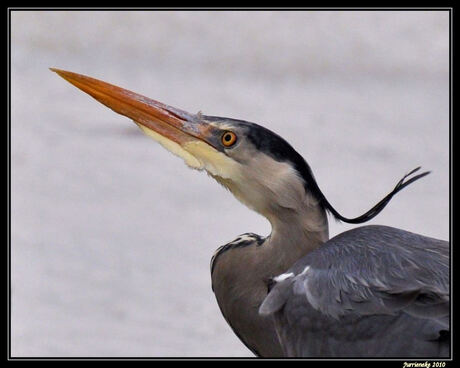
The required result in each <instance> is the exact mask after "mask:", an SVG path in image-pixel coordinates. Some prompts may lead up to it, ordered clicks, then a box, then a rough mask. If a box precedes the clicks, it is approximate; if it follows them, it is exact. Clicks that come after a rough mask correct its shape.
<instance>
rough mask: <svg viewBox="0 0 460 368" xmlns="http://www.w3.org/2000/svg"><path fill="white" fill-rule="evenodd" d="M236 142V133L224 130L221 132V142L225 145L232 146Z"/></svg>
mask: <svg viewBox="0 0 460 368" xmlns="http://www.w3.org/2000/svg"><path fill="white" fill-rule="evenodd" d="M235 143H236V134H235V133H233V132H225V133H224V134H222V144H223V145H224V146H225V147H230V146H233V145H234V144H235Z"/></svg>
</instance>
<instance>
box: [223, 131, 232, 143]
mask: <svg viewBox="0 0 460 368" xmlns="http://www.w3.org/2000/svg"><path fill="white" fill-rule="evenodd" d="M224 139H225V141H226V142H230V141H231V140H232V136H231V134H228V133H227V134H225V137H224Z"/></svg>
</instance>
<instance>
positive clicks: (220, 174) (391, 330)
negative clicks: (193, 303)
mask: <svg viewBox="0 0 460 368" xmlns="http://www.w3.org/2000/svg"><path fill="white" fill-rule="evenodd" d="M51 70H52V71H54V72H56V73H57V74H58V75H59V76H61V77H62V78H64V79H65V80H67V81H68V82H70V83H71V84H73V85H74V86H76V87H77V88H79V89H80V90H82V91H84V92H86V93H87V94H89V95H90V96H92V97H93V98H95V99H96V100H97V101H99V102H100V103H102V104H104V105H105V106H107V107H109V108H110V109H112V110H113V111H115V112H116V113H119V114H121V115H124V116H126V117H128V118H130V119H131V120H133V121H134V122H135V123H136V124H137V125H138V126H139V128H140V129H141V130H142V131H143V132H144V133H145V134H146V135H147V136H149V137H151V138H153V139H154V140H156V141H157V142H159V143H160V144H161V145H162V146H164V147H165V148H166V149H167V150H168V151H170V152H172V153H173V154H175V155H177V156H179V157H180V158H182V159H183V160H184V161H185V163H186V164H187V165H188V166H189V167H190V168H192V169H196V170H203V171H205V172H207V174H209V176H211V177H212V178H214V179H215V180H216V181H217V182H218V183H219V184H221V185H223V186H224V187H225V188H227V189H228V190H229V191H230V192H231V193H232V194H233V195H234V196H235V197H236V198H237V199H238V200H239V201H240V202H242V203H243V204H244V205H246V206H247V207H249V208H250V209H252V210H254V211H256V212H257V213H259V214H261V215H262V216H264V217H265V218H266V219H267V220H268V221H269V223H270V224H271V233H270V234H269V235H268V236H260V235H257V234H254V233H246V234H242V235H240V236H238V237H236V239H235V240H233V241H231V242H230V243H228V244H226V245H223V246H221V247H219V248H218V249H217V250H216V251H215V253H214V255H213V256H212V258H211V265H210V266H211V267H210V268H211V280H212V289H213V292H214V294H215V297H216V299H217V303H218V305H219V308H220V310H221V312H222V315H223V316H224V318H225V320H226V321H227V323H228V324H229V326H230V327H231V328H232V330H233V331H234V332H235V334H236V335H237V336H238V338H239V339H240V340H241V341H242V342H243V343H244V344H245V345H246V346H247V347H248V348H249V349H250V350H251V351H252V352H253V353H254V354H255V355H256V356H259V357H310V358H312V357H313V358H316V357H328V358H333V357H340V358H346V357H353V358H360V357H376V358H379V357H380V358H385V357H391V358H398V357H399V358H401V357H404V358H409V357H415V358H422V357H425V358H430V357H431V358H437V357H448V356H449V354H450V296H449V295H450V294H449V242H448V241H443V240H438V239H434V238H430V237H427V236H422V235H419V234H415V233H412V232H408V231H405V230H402V229H398V228H394V227H389V226H381V225H364V226H360V227H356V228H352V229H351V230H348V231H345V232H343V233H341V234H339V235H337V236H335V237H332V238H329V231H328V216H332V217H333V218H335V219H336V220H338V221H343V222H347V223H351V224H361V223H365V222H367V221H369V220H370V219H372V218H374V217H375V216H376V215H377V214H378V213H379V212H380V211H382V210H383V208H384V207H385V206H386V205H387V204H388V203H389V201H390V200H391V199H392V197H393V196H394V195H395V194H396V193H398V192H399V191H401V190H402V189H403V188H405V187H407V186H408V185H409V184H411V183H413V182H414V181H416V180H418V179H420V178H422V177H424V176H425V175H427V174H428V173H429V172H423V173H417V172H418V170H419V169H420V168H416V169H414V170H412V171H410V172H409V173H408V174H406V175H405V176H404V177H403V178H402V179H401V180H400V181H399V182H398V183H397V184H396V186H395V187H394V189H393V190H392V191H391V192H390V193H389V194H387V195H386V196H385V197H384V198H383V199H382V200H381V201H380V202H378V203H377V204H376V205H375V206H373V207H372V208H371V209H370V210H369V211H367V212H366V213H364V214H362V215H361V216H358V217H355V218H347V217H344V216H343V215H341V214H340V213H339V212H338V211H337V210H336V209H335V208H334V207H333V206H332V205H331V203H330V202H329V201H328V199H327V198H326V196H325V195H324V194H323V192H322V191H321V190H320V188H319V186H318V184H317V181H316V180H315V177H314V175H313V173H312V170H311V168H310V166H309V165H308V164H307V162H306V161H305V159H304V158H303V157H302V156H301V155H300V154H299V153H298V152H297V151H296V150H295V149H294V148H293V147H292V146H291V145H290V144H289V143H288V142H286V141H285V140H284V139H283V138H281V137H280V136H279V135H278V134H276V133H274V132H272V131H271V130H269V129H267V128H265V127H263V126H261V125H258V124H255V123H251V122H248V121H244V120H238V119H232V118H224V117H217V116H208V115H204V114H203V113H201V112H198V113H196V114H192V113H188V112H186V111H184V110H181V109H178V108H175V107H172V106H168V105H166V104H163V103H161V102H158V101H156V100H152V99H150V98H147V97H145V96H142V95H140V94H137V93H134V92H131V91H128V90H126V89H123V88H120V87H117V86H115V85H112V84H109V83H106V82H103V81H101V80H98V79H94V78H91V77H88V76H84V75H82V74H77V73H73V72H69V71H64V70H60V69H54V68H51Z"/></svg>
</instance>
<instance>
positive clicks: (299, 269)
mask: <svg viewBox="0 0 460 368" xmlns="http://www.w3.org/2000/svg"><path fill="white" fill-rule="evenodd" d="M284 275H285V276H284V277H279V278H278V280H279V281H278V282H277V283H276V284H275V286H274V287H273V288H272V290H271V291H270V293H269V294H268V296H267V297H266V298H265V300H264V302H263V303H262V305H261V307H260V313H261V314H263V315H269V314H275V315H276V319H275V320H278V322H277V323H276V324H277V329H278V332H279V334H280V336H289V335H291V336H294V335H293V334H295V333H294V332H293V331H288V330H287V329H288V328H291V329H300V328H304V329H305V328H310V329H314V328H318V329H321V328H322V327H324V328H323V332H324V331H327V327H326V326H332V325H333V324H334V323H335V326H338V327H339V328H340V327H343V329H344V330H343V334H344V336H346V334H347V333H348V332H347V331H348V330H347V326H346V324H350V326H352V325H353V323H357V322H356V320H357V319H359V320H360V321H363V320H364V319H365V318H366V317H369V318H371V319H372V318H374V317H375V316H398V315H401V314H404V315H405V316H404V323H407V324H408V326H409V324H410V325H411V326H412V325H414V328H415V329H417V328H418V329H419V330H424V331H426V333H427V334H426V336H429V337H430V338H433V339H436V338H437V337H438V336H439V331H440V330H441V329H448V323H449V310H450V307H449V301H450V298H449V244H448V243H447V242H445V241H441V240H437V239H433V238H428V237H424V236H421V235H417V234H413V233H410V232H407V231H403V230H399V229H395V228H391V227H386V226H375V225H374V226H363V227H360V228H356V229H353V230H350V231H347V232H344V233H342V234H340V235H338V236H336V237H334V238H332V239H331V240H329V241H328V242H326V243H325V244H324V245H323V246H321V247H320V248H318V249H317V250H315V251H313V252H311V253H309V254H308V255H306V256H305V257H303V258H302V259H301V260H299V261H298V262H297V263H296V264H295V265H294V266H293V267H291V269H289V270H288V271H287V272H286V273H285V274H284ZM275 281H276V278H275ZM314 313H317V314H316V317H313V314H314ZM307 314H308V315H307ZM309 318H310V319H311V318H316V320H315V321H314V323H313V322H312V321H311V320H309ZM398 318H399V317H398ZM408 318H409V319H410V320H408ZM281 320H283V321H284V322H283V323H284V324H285V325H286V326H283V325H282V324H280V323H279V321H281ZM289 321H295V323H294V322H292V325H291V324H290V323H289ZM331 321H332V322H331ZM385 321H387V322H385V323H392V322H391V321H392V320H387V319H386V320H385ZM427 321H429V323H428V322H427ZM321 323H323V324H324V326H321ZM331 323H332V324H331ZM360 323H361V322H360ZM376 323H380V322H378V321H376ZM398 323H399V324H400V323H403V322H401V321H399V322H398ZM313 325H315V326H316V327H312V326H313ZM422 325H423V326H422ZM288 326H289V327H288ZM383 327H385V326H382V328H383ZM422 327H423V328H422ZM283 328H284V331H283ZM405 331H406V332H405V334H406V335H407V334H409V333H410V332H409V331H408V330H405ZM390 332H391V328H390ZM297 333H298V334H297V336H301V335H302V333H301V332H299V331H297ZM324 333H327V332H324ZM337 333H340V331H335V332H334V334H337ZM375 333H376V334H378V333H379V332H378V331H376V332H375ZM389 337H390V338H391V333H390V335H389ZM298 338H300V337H298ZM369 338H370V340H372V337H371V336H370V337H369ZM291 340H292V339H291ZM291 343H292V341H291ZM406 349H407V348H406ZM294 354H295V352H294Z"/></svg>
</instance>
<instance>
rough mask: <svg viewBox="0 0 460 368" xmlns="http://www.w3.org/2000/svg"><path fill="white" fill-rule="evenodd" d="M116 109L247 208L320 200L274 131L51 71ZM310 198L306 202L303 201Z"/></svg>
mask: <svg viewBox="0 0 460 368" xmlns="http://www.w3.org/2000/svg"><path fill="white" fill-rule="evenodd" d="M51 70H53V71H54V72H56V73H57V74H59V75H60V76H61V77H62V78H64V79H66V80H67V81H68V82H70V83H72V84H73V85H74V86H76V87H78V88H79V89H81V90H82V91H84V92H86V93H88V94H89V95H91V96H92V97H94V98H95V99H96V100H97V101H99V102H101V103H102V104H104V105H106V106H107V107H109V108H111V109H112V110H114V111H115V112H117V113H119V114H122V115H125V116H126V117H128V118H130V119H132V120H133V121H134V122H135V123H136V124H137V125H138V126H139V128H140V129H141V130H142V131H143V132H144V133H145V134H146V135H147V136H149V137H151V138H153V139H154V140H156V141H158V142H159V143H160V144H161V145H162V146H164V147H165V148H166V149H167V150H168V151H170V152H172V153H173V154H175V155H177V156H179V157H180V158H182V159H183V160H184V161H185V163H186V164H187V165H188V166H189V167H191V168H192V169H196V170H204V171H206V172H207V173H208V174H209V175H210V176H211V177H213V178H214V179H216V180H217V181H218V182H219V183H220V184H222V185H223V186H224V187H226V188H227V189H229V190H230V191H231V192H232V193H233V194H234V195H235V197H236V198H237V199H239V200H240V201H241V202H242V203H244V204H245V205H247V206H248V207H250V208H251V209H253V210H255V211H257V212H259V213H261V214H262V215H264V216H266V217H267V218H270V216H272V214H274V213H279V211H280V209H286V210H294V211H295V210H296V209H297V208H298V207H299V206H301V205H302V204H304V203H306V204H308V203H316V202H318V201H319V200H320V198H315V196H312V195H310V193H309V191H306V186H308V184H309V183H311V182H314V179H313V176H312V174H311V170H310V168H309V167H308V165H307V163H306V162H305V160H304V159H303V158H302V156H301V155H300V154H299V153H297V152H296V151H295V150H294V148H292V146H291V145H290V144H289V143H287V142H286V141H285V140H284V139H283V138H281V137H280V136H279V135H277V134H276V133H274V132H272V131H270V130H268V129H266V128H264V127H262V126H260V125H258V124H255V123H250V122H247V121H243V120H236V119H230V118H223V117H216V116H207V115H204V114H202V113H201V112H199V113H197V114H191V113H188V112H186V111H183V110H180V109H177V108H174V107H172V106H168V105H165V104H163V103H160V102H158V101H155V100H152V99H150V98H147V97H145V96H142V95H139V94H137V93H134V92H131V91H128V90H126V89H123V88H120V87H117V86H114V85H111V84H109V83H106V82H103V81H100V80H97V79H94V78H90V77H87V76H84V75H81V74H77V73H72V72H68V71H63V70H59V69H51ZM307 202H308V203H307Z"/></svg>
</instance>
